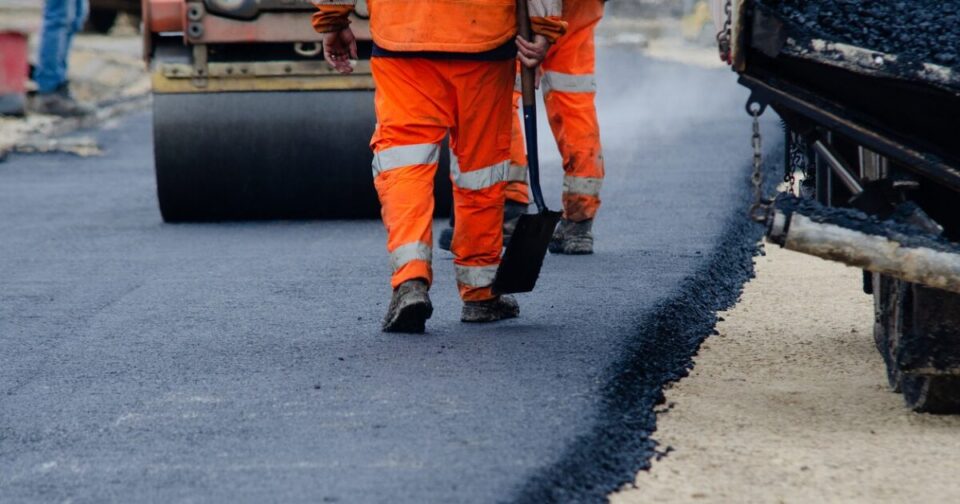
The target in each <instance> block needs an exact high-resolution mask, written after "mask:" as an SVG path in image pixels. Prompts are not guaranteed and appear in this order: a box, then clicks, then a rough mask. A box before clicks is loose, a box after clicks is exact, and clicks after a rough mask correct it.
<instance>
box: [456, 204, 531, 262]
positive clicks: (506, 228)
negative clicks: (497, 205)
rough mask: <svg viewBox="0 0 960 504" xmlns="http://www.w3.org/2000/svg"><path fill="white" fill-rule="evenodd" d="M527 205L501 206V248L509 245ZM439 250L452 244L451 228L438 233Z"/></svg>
mask: <svg viewBox="0 0 960 504" xmlns="http://www.w3.org/2000/svg"><path fill="white" fill-rule="evenodd" d="M528 206H529V205H528V204H527V203H518V202H516V201H513V200H507V202H506V203H504V205H503V246H504V247H506V246H507V244H509V243H510V237H511V236H513V230H515V229H517V222H519V221H520V216H521V215H523V214H525V213H527V207H528ZM439 242H440V243H439V245H440V248H442V249H443V250H450V244H451V243H453V226H451V227H448V228H446V229H444V230H442V231H440V240H439Z"/></svg>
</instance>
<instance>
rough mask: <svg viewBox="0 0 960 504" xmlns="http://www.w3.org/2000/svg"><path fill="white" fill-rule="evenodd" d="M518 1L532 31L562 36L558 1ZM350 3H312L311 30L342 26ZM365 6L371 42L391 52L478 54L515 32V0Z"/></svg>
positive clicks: (381, 1) (373, 0) (389, 1)
mask: <svg viewBox="0 0 960 504" xmlns="http://www.w3.org/2000/svg"><path fill="white" fill-rule="evenodd" d="M520 1H527V2H528V4H529V7H530V16H531V21H532V25H533V29H534V31H535V32H536V33H538V34H541V35H544V36H546V37H547V38H549V39H551V40H556V38H557V37H559V36H560V35H561V34H563V32H564V31H565V29H566V24H565V23H564V22H563V21H562V20H561V19H560V15H561V12H562V0H520ZM568 1H569V0H568ZM355 3H356V2H355V0H319V1H317V2H316V3H315V5H316V6H317V9H318V12H317V13H316V14H314V16H313V27H314V29H316V30H317V31H318V32H330V31H338V30H341V29H343V28H344V27H346V26H347V25H348V24H349V21H347V19H346V17H347V15H349V13H350V11H351V10H352V8H353V5H354V4H355ZM369 4H370V32H371V34H372V35H373V40H374V42H375V43H376V44H377V46H379V47H382V48H384V49H387V50H390V51H443V52H464V53H477V52H483V51H489V50H491V49H494V48H497V47H499V46H501V45H503V44H505V43H506V42H508V41H509V40H510V39H511V38H513V37H514V36H515V35H516V33H517V22H516V0H458V1H456V2H451V1H449V0H369Z"/></svg>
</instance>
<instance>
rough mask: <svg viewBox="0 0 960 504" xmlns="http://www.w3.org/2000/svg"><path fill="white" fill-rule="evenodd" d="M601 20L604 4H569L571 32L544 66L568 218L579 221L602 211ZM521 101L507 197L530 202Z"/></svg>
mask: <svg viewBox="0 0 960 504" xmlns="http://www.w3.org/2000/svg"><path fill="white" fill-rule="evenodd" d="M602 17H603V0H578V1H566V2H564V3H563V19H564V20H565V21H567V23H568V26H567V34H566V35H564V36H563V37H561V38H560V39H559V40H557V43H556V44H554V45H553V46H552V47H551V48H550V51H549V52H548V53H547V57H546V59H545V60H544V61H543V65H542V69H543V76H542V78H541V81H540V89H541V90H542V91H543V97H544V98H543V101H544V105H545V106H546V109H547V118H548V119H549V121H550V129H551V130H552V131H553V136H554V138H555V139H556V141H557V147H558V148H559V150H560V155H561V157H562V159H563V171H564V177H563V217H564V218H565V219H567V220H572V221H575V222H580V221H583V220H586V219H592V218H593V217H594V215H596V213H597V209H598V208H600V186H601V185H602V184H603V176H604V167H603V150H602V148H601V146H600V125H599V123H598V121H597V109H596V106H595V105H594V99H595V98H596V88H597V86H596V78H595V76H594V72H595V71H596V48H595V45H594V31H595V29H596V26H597V23H599V22H600V19H601V18H602ZM518 82H519V81H518ZM518 89H519V87H518ZM519 99H520V93H519V92H516V93H515V94H514V98H513V109H514V110H513V112H514V114H513V123H514V125H513V135H512V136H513V140H512V143H511V147H510V159H511V164H512V168H511V171H510V174H511V176H510V183H509V184H508V186H507V198H508V199H510V200H512V201H517V202H520V203H529V202H530V198H529V196H528V192H527V184H526V180H527V178H526V165H527V156H526V154H525V152H526V149H525V145H524V140H523V138H524V137H523V127H522V125H521V124H520V119H519V117H518V115H517V110H518V108H519Z"/></svg>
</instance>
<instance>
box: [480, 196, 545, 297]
mask: <svg viewBox="0 0 960 504" xmlns="http://www.w3.org/2000/svg"><path fill="white" fill-rule="evenodd" d="M560 215H561V213H560V212H551V211H549V210H546V211H543V212H540V213H536V214H526V215H521V216H520V220H519V221H518V222H517V227H516V229H515V230H514V231H513V236H511V238H510V244H509V245H507V250H506V251H505V252H504V253H503V258H502V259H501V260H500V267H499V268H497V276H496V277H495V278H494V280H493V292H494V293H496V294H513V293H516V292H530V291H532V290H533V288H534V286H536V285H537V277H539V276H540V268H541V267H542V266H543V258H544V257H546V255H547V246H549V245H550V238H551V237H553V230H554V229H556V227H557V222H559V221H560Z"/></svg>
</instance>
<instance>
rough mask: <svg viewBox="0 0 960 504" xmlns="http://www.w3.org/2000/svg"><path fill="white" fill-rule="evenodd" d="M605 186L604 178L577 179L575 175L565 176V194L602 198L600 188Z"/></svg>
mask: <svg viewBox="0 0 960 504" xmlns="http://www.w3.org/2000/svg"><path fill="white" fill-rule="evenodd" d="M602 185H603V179H602V178H593V177H576V176H573V175H564V176H563V193H564V194H582V195H584V196H600V187H601V186H602Z"/></svg>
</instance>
